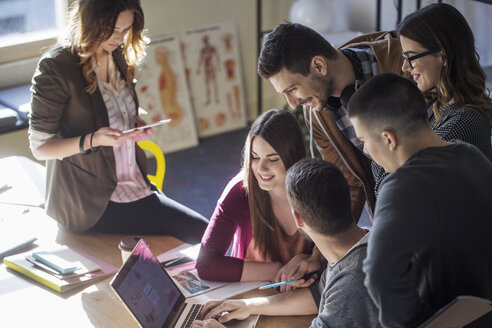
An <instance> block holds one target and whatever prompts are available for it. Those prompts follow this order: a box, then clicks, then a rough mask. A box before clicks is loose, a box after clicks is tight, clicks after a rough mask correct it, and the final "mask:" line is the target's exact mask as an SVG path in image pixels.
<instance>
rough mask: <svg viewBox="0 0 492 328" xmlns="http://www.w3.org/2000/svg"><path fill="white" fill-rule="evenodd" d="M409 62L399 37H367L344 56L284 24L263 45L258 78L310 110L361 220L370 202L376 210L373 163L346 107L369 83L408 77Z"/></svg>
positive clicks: (321, 145)
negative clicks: (381, 77)
mask: <svg viewBox="0 0 492 328" xmlns="http://www.w3.org/2000/svg"><path fill="white" fill-rule="evenodd" d="M402 63H403V57H402V56H401V46H400V42H399V40H398V39H397V38H396V36H395V34H394V33H393V32H377V33H372V34H367V35H362V36H360V37H357V38H356V39H354V40H351V41H349V42H347V43H346V44H345V45H343V46H341V47H340V48H339V49H338V50H337V49H335V48H333V47H332V45H331V44H330V43H329V42H328V41H326V40H325V39H324V38H323V37H322V36H321V35H320V34H318V33H317V32H315V31H313V30H312V29H310V28H308V27H306V26H303V25H300V24H281V25H278V26H277V27H275V28H274V29H273V31H272V32H271V33H269V34H268V35H267V36H266V37H265V40H264V42H263V46H262V49H261V53H260V57H259V59H258V74H259V75H260V76H261V77H262V78H264V79H267V80H269V81H270V82H271V83H272V85H273V87H274V88H275V90H276V91H277V92H278V93H281V94H283V95H284V96H285V98H286V99H287V102H288V103H289V105H290V107H292V108H293V109H294V108H296V107H298V106H301V105H302V106H304V117H305V119H306V124H307V125H308V127H309V129H310V131H311V132H312V138H311V140H312V139H313V138H314V140H315V141H316V144H317V146H318V149H319V150H320V153H321V155H322V156H323V158H324V159H325V160H327V161H329V162H332V163H334V164H336V165H337V166H338V167H339V168H340V169H341V170H342V172H343V174H344V176H345V178H346V179H347V181H348V183H349V186H350V193H351V197H352V213H353V215H354V217H355V219H356V220H359V217H360V215H361V213H362V210H363V207H364V204H365V202H366V200H367V205H368V209H369V210H370V212H372V211H373V210H374V204H375V196H374V179H373V174H372V171H371V161H370V159H369V158H367V157H366V156H365V155H364V154H363V152H362V147H363V145H362V142H361V141H360V140H359V139H358V138H357V136H356V135H355V132H354V129H353V127H352V124H351V123H350V120H349V119H348V117H347V111H346V101H347V100H348V99H349V98H350V96H351V95H352V93H353V92H354V90H355V89H357V88H358V87H359V86H360V85H361V84H362V83H364V82H365V81H366V80H368V79H369V78H371V77H372V76H375V75H377V74H380V73H383V72H392V73H398V74H402V71H401V67H402Z"/></svg>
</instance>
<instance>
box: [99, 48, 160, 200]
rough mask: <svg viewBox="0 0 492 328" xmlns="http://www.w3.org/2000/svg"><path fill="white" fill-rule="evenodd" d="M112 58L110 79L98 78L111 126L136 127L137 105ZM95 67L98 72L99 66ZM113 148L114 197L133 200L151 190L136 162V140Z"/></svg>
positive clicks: (144, 195) (109, 69)
mask: <svg viewBox="0 0 492 328" xmlns="http://www.w3.org/2000/svg"><path fill="white" fill-rule="evenodd" d="M109 59H110V60H109V67H108V72H109V83H106V82H104V81H101V80H99V79H98V80H97V84H98V86H99V90H100V91H101V94H102V97H103V100H104V104H105V105H106V109H107V111H108V117H109V126H110V127H111V128H113V129H118V130H122V131H123V130H126V129H129V128H132V127H133V116H134V115H135V114H136V105H135V101H134V99H133V97H132V94H131V93H130V90H128V87H127V86H126V84H125V82H124V81H123V80H122V79H121V77H120V74H119V71H118V70H117V69H116V68H115V66H114V63H113V60H112V58H111V57H110V58H109ZM95 71H96V74H97V72H98V66H96V69H95ZM113 152H114V157H115V163H116V179H117V181H118V184H117V186H116V188H115V189H114V191H113V194H112V195H111V198H110V199H111V201H113V202H118V203H126V202H132V201H136V200H138V199H141V198H144V197H146V196H148V195H150V194H152V191H151V190H150V188H149V187H148V185H147V183H146V182H145V179H144V178H143V175H142V172H141V171H140V168H139V166H138V164H137V160H136V154H135V142H134V141H131V140H128V141H126V142H124V143H123V144H121V146H120V147H113Z"/></svg>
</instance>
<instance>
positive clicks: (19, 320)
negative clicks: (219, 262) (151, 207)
mask: <svg viewBox="0 0 492 328" xmlns="http://www.w3.org/2000/svg"><path fill="white" fill-rule="evenodd" d="M13 219H15V220H18V221H19V222H18V223H19V229H29V230H32V231H33V232H35V233H36V236H37V237H38V240H37V241H36V243H35V245H34V247H35V246H37V245H42V246H43V247H50V246H55V245H56V244H60V245H68V246H71V247H74V248H76V249H79V250H82V251H84V252H86V253H87V254H89V255H92V256H95V257H98V258H100V259H101V260H103V261H106V262H108V263H110V264H112V265H115V266H120V265H121V253H120V251H119V249H118V243H119V241H120V240H121V238H122V237H123V235H116V234H115V235H109V234H85V235H79V234H73V233H69V232H66V231H64V230H62V229H59V228H58V227H57V224H56V222H55V221H54V220H53V219H51V218H49V217H47V216H46V215H45V214H44V213H43V210H41V209H31V210H30V211H29V213H26V214H23V215H21V216H19V217H15V218H11V219H10V220H13ZM13 233H15V232H13ZM144 238H145V240H146V241H147V242H148V243H149V245H150V247H151V249H152V251H153V252H154V253H155V254H161V253H163V252H165V251H167V250H169V249H171V248H174V247H177V246H179V245H180V244H181V243H182V242H181V241H179V240H178V239H176V238H174V237H170V236H144ZM110 280H111V279H110V277H109V278H105V279H103V280H100V281H98V282H96V283H93V284H91V285H89V286H86V287H80V288H77V289H75V290H71V291H68V292H67V293H65V294H59V293H57V292H55V291H52V290H51V289H49V288H47V287H45V286H43V285H41V284H39V283H37V282H35V281H32V280H30V279H28V278H25V277H24V276H22V275H21V274H18V273H16V272H15V271H13V270H10V269H8V268H6V266H5V264H3V263H2V264H1V265H0V309H1V310H0V312H1V313H2V315H1V316H0V326H2V327H10V326H12V327H14V326H15V327H31V326H32V327H35V326H37V327H48V326H49V327H69V326H72V327H73V326H76V327H138V325H137V323H136V322H135V321H134V319H133V318H132V317H131V316H130V314H129V313H128V312H127V310H126V309H125V308H124V306H123V305H122V303H120V301H119V300H118V299H117V297H116V296H115V294H114V293H113V291H112V290H111V289H110V287H109V281H110ZM267 293H272V291H269V292H267V291H265V293H264V294H262V295H268V294H267ZM258 295H259V294H258V291H253V292H250V293H247V294H246V295H245V296H247V297H252V296H258ZM312 318H313V316H297V317H266V316H262V317H261V318H260V320H259V322H258V325H257V327H259V328H261V327H268V328H275V327H308V326H309V323H310V322H311V320H312Z"/></svg>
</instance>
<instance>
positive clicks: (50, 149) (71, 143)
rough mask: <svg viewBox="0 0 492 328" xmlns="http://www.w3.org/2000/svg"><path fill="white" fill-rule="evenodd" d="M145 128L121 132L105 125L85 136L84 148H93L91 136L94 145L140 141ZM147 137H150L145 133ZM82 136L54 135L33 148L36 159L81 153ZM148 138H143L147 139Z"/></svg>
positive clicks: (85, 149)
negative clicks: (62, 136)
mask: <svg viewBox="0 0 492 328" xmlns="http://www.w3.org/2000/svg"><path fill="white" fill-rule="evenodd" d="M143 131H144V130H136V131H133V132H130V133H125V134H123V133H121V131H119V130H116V129H112V128H109V127H103V128H100V129H99V130H97V131H95V132H94V135H92V136H91V134H90V133H89V134H87V135H85V136H84V137H83V138H84V140H83V143H82V148H83V150H84V151H87V150H89V149H90V148H91V137H92V147H93V148H94V147H98V146H111V147H119V146H121V144H122V143H123V142H125V141H127V140H132V141H140V138H141V136H142V135H145V134H146V133H145V132H143ZM145 137H146V138H148V137H147V136H146V135H145ZM81 138H82V136H80V137H73V138H60V137H57V136H54V137H52V138H50V139H48V140H46V141H45V142H44V143H42V144H41V145H40V146H38V147H36V148H33V149H32V152H33V155H34V157H35V158H36V159H38V160H47V159H62V158H65V157H68V156H72V155H76V154H79V153H80V140H81ZM146 138H142V140H145V139H146Z"/></svg>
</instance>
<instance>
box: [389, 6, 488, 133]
mask: <svg viewBox="0 0 492 328" xmlns="http://www.w3.org/2000/svg"><path fill="white" fill-rule="evenodd" d="M398 35H402V36H404V37H406V38H409V39H411V40H413V41H416V42H418V43H420V44H421V45H422V46H423V47H424V48H427V49H429V50H436V51H441V53H442V54H443V56H444V60H445V62H446V65H444V66H443V67H442V70H441V77H440V79H439V83H438V85H437V95H436V100H435V102H434V105H433V110H434V114H435V115H436V118H438V119H440V118H441V113H440V111H439V107H440V106H441V105H448V104H449V103H450V102H451V100H454V102H455V103H456V105H458V106H460V107H464V108H465V109H477V110H480V111H482V112H484V113H485V115H487V117H488V118H489V122H491V123H492V101H491V100H490V98H489V94H490V92H489V90H488V89H487V88H486V86H485V83H486V75H485V72H484V70H483V69H482V67H481V66H480V56H479V54H478V53H477V51H476V49H475V38H474V37H473V32H472V30H471V28H470V26H469V25H468V23H467V21H466V19H465V17H463V15H462V14H461V13H460V12H459V11H458V10H457V9H456V8H454V7H453V6H451V5H448V4H445V3H434V4H431V5H429V6H426V7H424V8H422V9H420V10H417V11H416V12H414V13H412V14H409V15H408V16H406V17H405V19H403V21H402V22H401V23H400V25H399V26H398Z"/></svg>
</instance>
